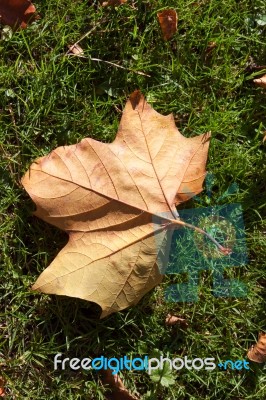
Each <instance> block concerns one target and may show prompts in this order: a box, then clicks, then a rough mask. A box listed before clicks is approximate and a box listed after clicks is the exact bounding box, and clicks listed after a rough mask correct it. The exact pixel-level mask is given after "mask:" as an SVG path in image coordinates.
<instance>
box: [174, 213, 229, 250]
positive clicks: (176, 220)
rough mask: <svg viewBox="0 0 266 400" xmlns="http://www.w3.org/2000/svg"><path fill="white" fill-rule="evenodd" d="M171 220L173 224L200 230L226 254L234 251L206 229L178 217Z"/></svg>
mask: <svg viewBox="0 0 266 400" xmlns="http://www.w3.org/2000/svg"><path fill="white" fill-rule="evenodd" d="M169 221H170V222H171V224H173V225H181V226H184V227H186V228H189V229H193V230H194V231H196V232H199V233H201V234H202V235H205V236H206V237H207V238H208V239H210V240H211V241H212V242H213V243H214V244H215V245H216V246H217V248H218V249H219V250H220V252H221V253H223V254H224V255H225V256H228V255H229V254H231V253H232V249H230V248H228V247H224V246H222V245H221V244H220V243H218V242H217V240H216V239H214V237H212V236H211V235H210V234H209V233H208V232H206V231H204V230H203V229H201V228H199V227H198V226H195V225H192V224H189V223H187V222H185V221H181V220H178V219H170V220H169Z"/></svg>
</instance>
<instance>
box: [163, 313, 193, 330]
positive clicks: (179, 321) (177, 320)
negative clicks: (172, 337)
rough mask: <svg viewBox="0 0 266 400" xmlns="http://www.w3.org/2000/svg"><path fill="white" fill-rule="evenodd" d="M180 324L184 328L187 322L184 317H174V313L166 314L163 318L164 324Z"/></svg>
mask: <svg viewBox="0 0 266 400" xmlns="http://www.w3.org/2000/svg"><path fill="white" fill-rule="evenodd" d="M177 324H179V325H182V326H183V327H184V328H187V327H188V323H187V321H186V320H185V318H180V317H176V316H175V315H171V314H167V317H166V318H165V325H167V326H173V325H177Z"/></svg>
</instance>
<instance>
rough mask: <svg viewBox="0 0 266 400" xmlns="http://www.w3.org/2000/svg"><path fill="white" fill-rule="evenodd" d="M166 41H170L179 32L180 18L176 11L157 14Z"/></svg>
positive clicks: (164, 11)
mask: <svg viewBox="0 0 266 400" xmlns="http://www.w3.org/2000/svg"><path fill="white" fill-rule="evenodd" d="M157 17H158V20H159V24H160V27H161V30H162V33H163V38H164V40H170V39H171V38H172V37H173V36H174V34H175V33H176V30H177V21H178V16H177V13H176V11H175V10H171V9H169V10H163V11H161V12H159V13H158V14H157Z"/></svg>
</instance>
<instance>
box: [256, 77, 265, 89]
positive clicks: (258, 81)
mask: <svg viewBox="0 0 266 400" xmlns="http://www.w3.org/2000/svg"><path fill="white" fill-rule="evenodd" d="M253 82H254V83H255V84H256V85H258V86H261V87H262V88H264V89H266V75H263V76H262V77H261V78H258V79H253Z"/></svg>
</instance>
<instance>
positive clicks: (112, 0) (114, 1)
mask: <svg viewBox="0 0 266 400" xmlns="http://www.w3.org/2000/svg"><path fill="white" fill-rule="evenodd" d="M126 2H127V0H109V1H104V2H103V3H102V6H103V7H108V6H113V7H117V6H120V5H121V4H125V3H126Z"/></svg>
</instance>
